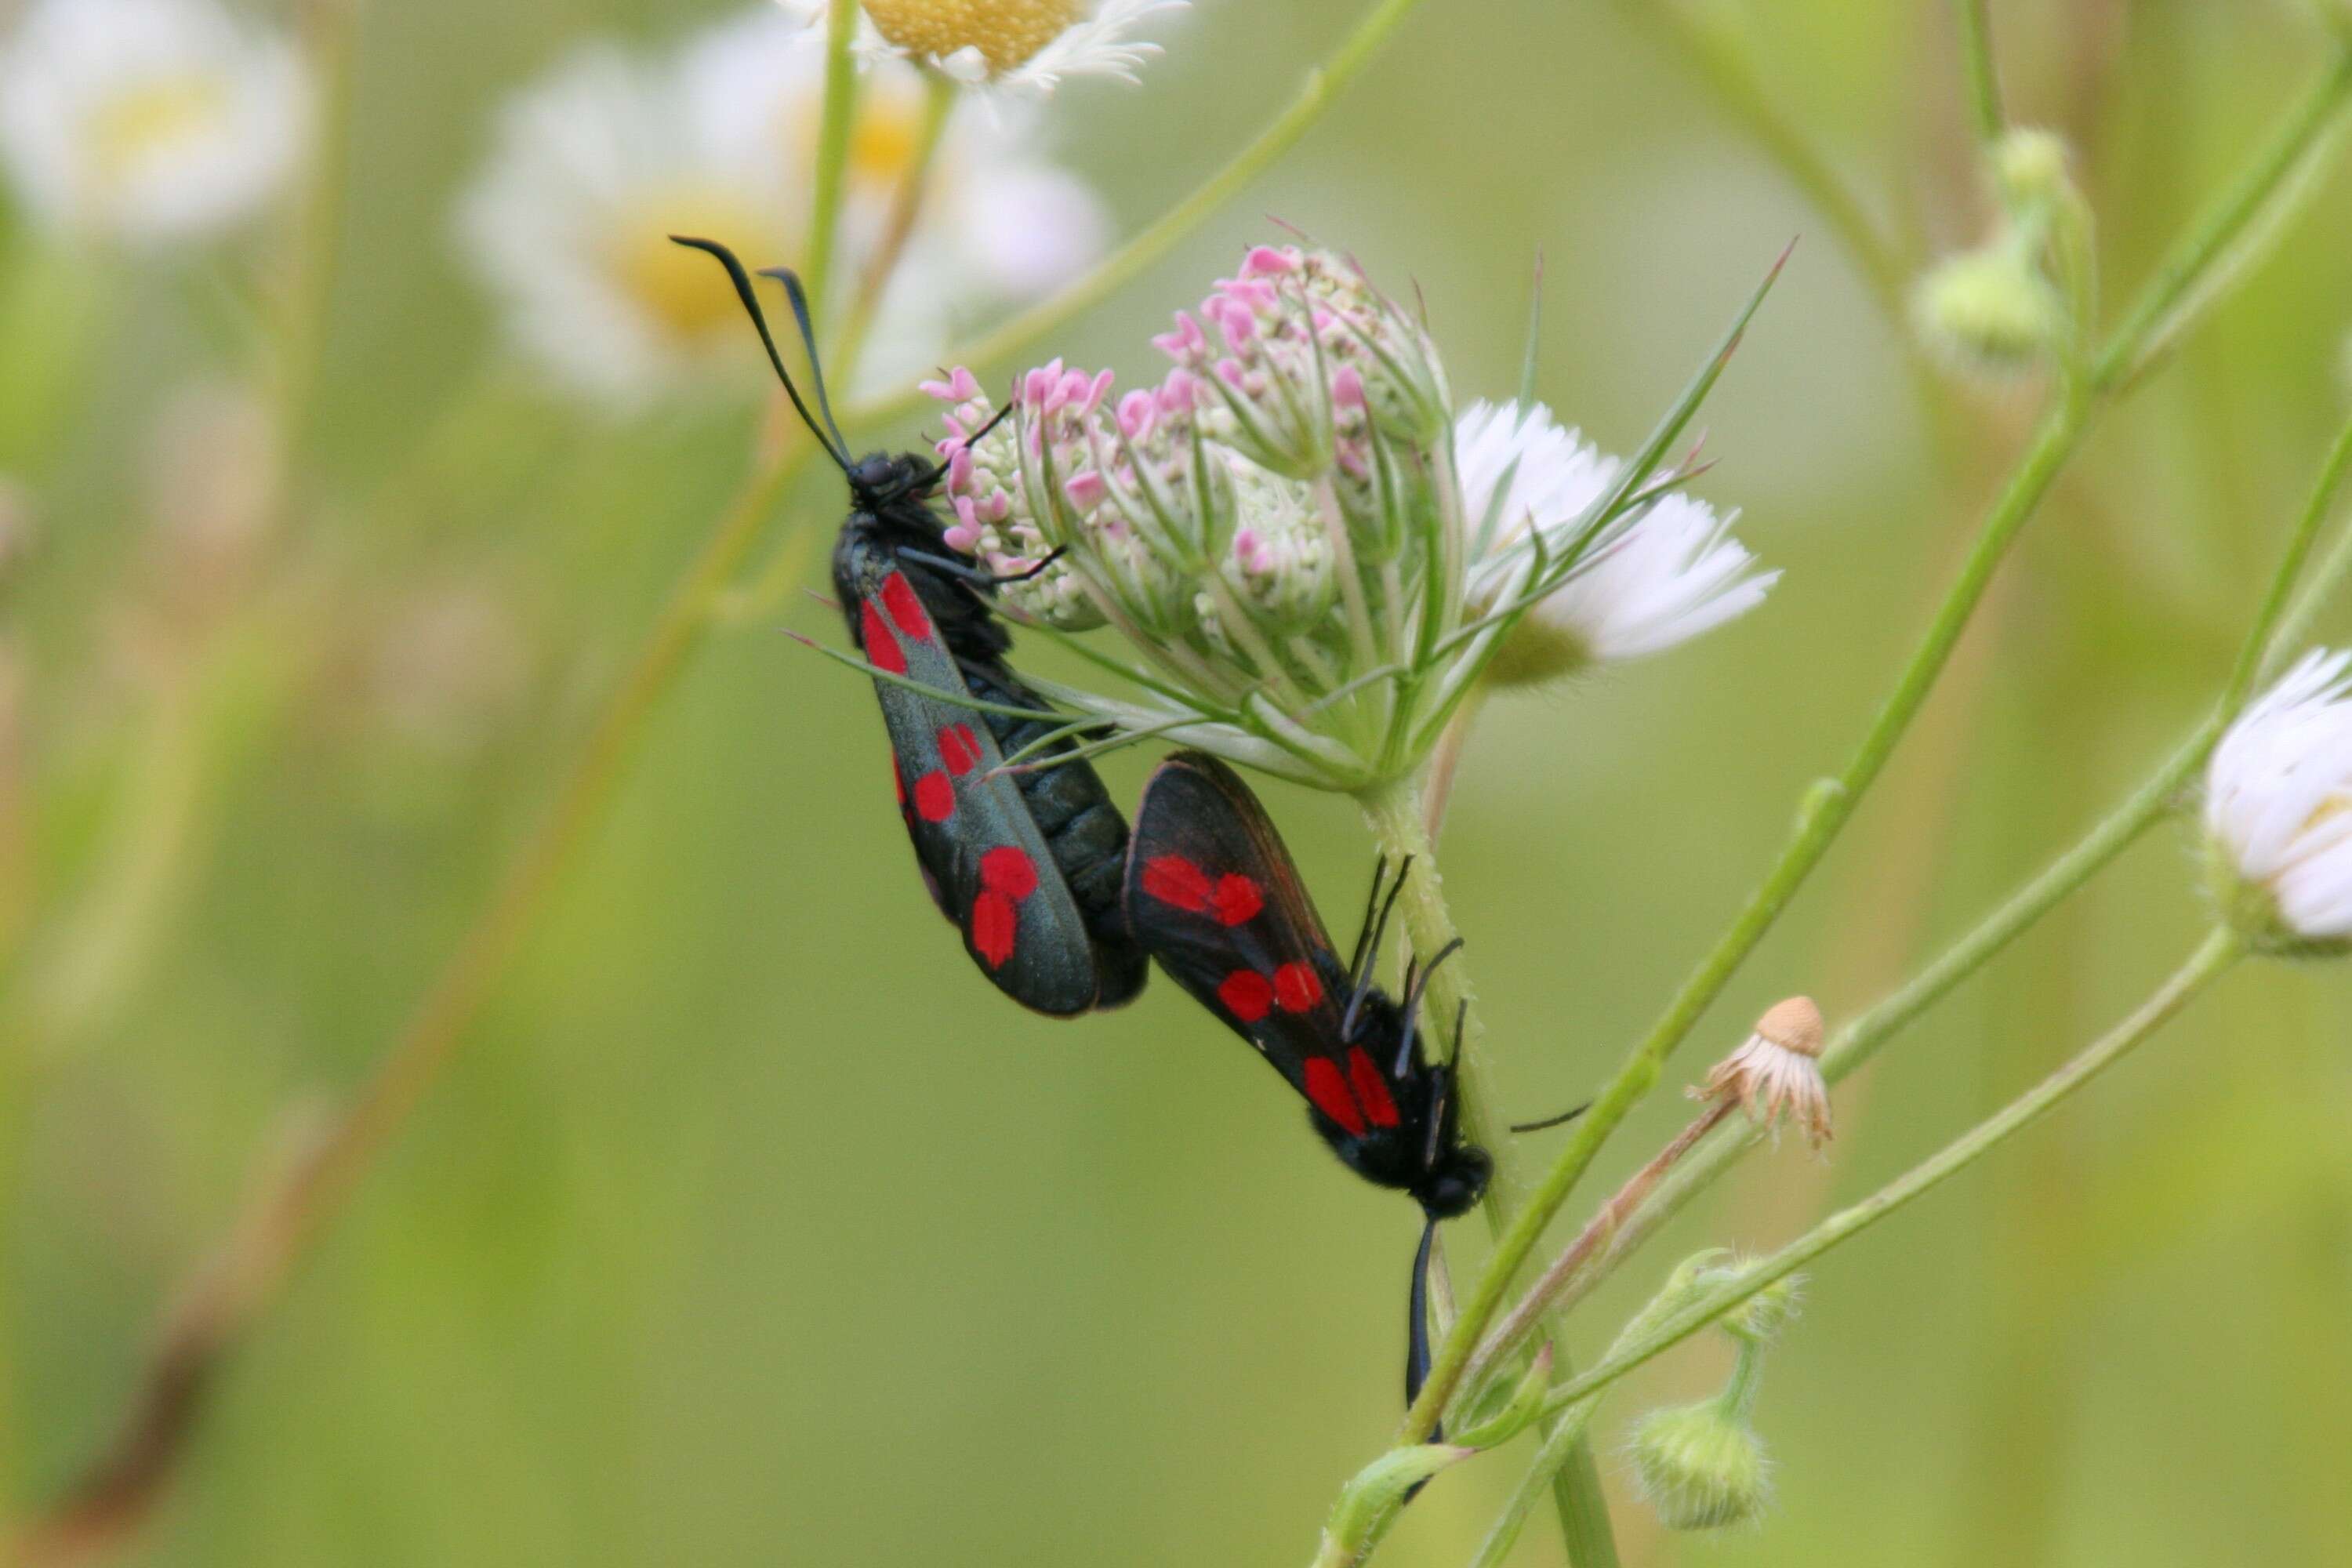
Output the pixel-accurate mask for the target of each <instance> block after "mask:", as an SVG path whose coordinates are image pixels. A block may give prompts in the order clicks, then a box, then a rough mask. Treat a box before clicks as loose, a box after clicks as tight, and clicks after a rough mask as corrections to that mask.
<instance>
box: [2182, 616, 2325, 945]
mask: <svg viewBox="0 0 2352 1568" xmlns="http://www.w3.org/2000/svg"><path fill="white" fill-rule="evenodd" d="M2347 670H2352V654H2347V653H2330V652H2327V651H2326V650H2324V649H2314V650H2313V651H2312V652H2310V653H2308V654H2305V656H2304V658H2303V659H2302V660H2301V661H2300V662H2299V663H2297V664H2296V665H2295V667H2294V668H2293V669H2291V670H2289V671H2288V672H2287V673H2286V675H2285V676H2284V678H2283V679H2280V681H2279V682H2278V684H2277V685H2275V686H2273V687H2272V688H2271V689H2270V690H2269V691H2268V692H2266V693H2264V694H2263V696H2262V697H2261V698H2260V699H2258V700H2256V701H2254V702H2253V703H2252V705H2251V706H2250V707H2248V708H2247V710H2245V712H2244V713H2243V714H2242V715H2241V716H2240V717H2239V719H2238V721H2237V722H2236V723H2234V724H2232V725H2231V726H2230V731H2229V733H2228V734H2226V735H2224V736H2223V737H2222V738H2221V744H2220V745H2218V746H2216V747H2215V748H2214V749H2213V757H2212V760H2211V762H2210V763H2208V764H2207V766H2206V770H2205V835H2206V844H2207V850H2208V855H2209V859H2210V866H2211V869H2212V876H2213V883H2214V887H2215V890H2216V893H2217V895H2218V897H2219V898H2220V900H2221V908H2222V910H2223V912H2224V913H2225V915H2226V916H2227V917H2228V918H2229V920H2230V921H2231V923H2232V924H2234V925H2236V926H2237V927H2238V929H2239V930H2240V931H2242V932H2243V933H2244V934H2245V935H2246V936H2247V937H2248V938H2249V939H2250V940H2252V942H2254V943H2255V945H2256V946H2258V947H2261V948H2263V950H2265V951H2269V952H2281V953H2290V954H2295V953H2336V952H2343V951H2345V950H2346V948H2347V945H2352V675H2347Z"/></svg>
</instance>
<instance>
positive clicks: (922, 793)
mask: <svg viewBox="0 0 2352 1568" xmlns="http://www.w3.org/2000/svg"><path fill="white" fill-rule="evenodd" d="M915 809H916V811H918V812H919V813H920V814H921V815H922V818H923V820H924V821H925V822H945V821H946V820H947V819H948V818H949V817H950V816H954V815H955V785H953V784H950V783H949V782H948V775H947V774H946V773H941V772H940V770H939V769H937V768H933V769H932V770H931V771H930V772H929V773H925V774H924V775H923V776H922V777H921V778H919V779H917V780H916V781H915Z"/></svg>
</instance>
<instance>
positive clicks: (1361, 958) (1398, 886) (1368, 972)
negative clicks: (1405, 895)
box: [1339, 855, 1412, 1040]
mask: <svg viewBox="0 0 2352 1568" xmlns="http://www.w3.org/2000/svg"><path fill="white" fill-rule="evenodd" d="M1381 864H1382V865H1385V864H1387V862H1386V860H1385V859H1383V860H1382V862H1381ZM1410 870H1412V856H1410V855H1408V856H1406V857H1405V858H1403V859H1402V860H1400V861H1398V862H1397V874H1396V880H1395V881H1394V882H1392V883H1391V884H1390V885H1389V896H1388V901H1387V902H1386V903H1383V904H1381V912H1380V914H1379V916H1378V918H1374V916H1373V914H1372V907H1371V903H1370V902H1367V903H1366V904H1365V906H1364V925H1363V926H1362V928H1361V929H1360V930H1359V931H1357V933H1356V955H1355V957H1354V958H1353V959H1351V960H1349V963H1348V1010H1347V1012H1346V1013H1344V1014H1342V1015H1341V1016H1340V1018H1339V1037H1340V1038H1341V1039H1342V1040H1351V1039H1354V1038H1355V1037H1356V1022H1357V1017H1358V1016H1359V1015H1360V1013H1362V1011H1363V1007H1364V998H1365V997H1367V996H1369V995H1370V994H1371V991H1372V971H1373V970H1374V969H1377V968H1378V967H1380V962H1381V938H1382V937H1384V936H1386V935H1388V931H1389V916H1390V914H1391V912H1393V911H1394V910H1395V909H1396V901H1397V895H1398V894H1399V893H1402V892H1403V891H1404V878H1405V873H1406V872H1408V871H1410ZM1380 896H1381V883H1380V878H1379V875H1378V874H1377V872H1375V874H1374V876H1373V878H1372V899H1373V900H1378V899H1379V898H1380ZM1404 988H1405V989H1406V990H1407V991H1410V990H1412V971H1411V969H1410V968H1408V969H1407V970H1406V972H1405V987H1404Z"/></svg>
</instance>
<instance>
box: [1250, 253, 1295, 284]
mask: <svg viewBox="0 0 2352 1568" xmlns="http://www.w3.org/2000/svg"><path fill="white" fill-rule="evenodd" d="M1298 264H1299V256H1298V251H1297V248H1296V247H1291V246H1273V245H1254V246H1252V247H1250V253H1249V254H1248V255H1247V256H1244V257H1243V258H1242V276H1243V277H1244V278H1266V277H1271V276H1273V275H1275V274H1277V273H1283V272H1296V271H1297V270H1298Z"/></svg>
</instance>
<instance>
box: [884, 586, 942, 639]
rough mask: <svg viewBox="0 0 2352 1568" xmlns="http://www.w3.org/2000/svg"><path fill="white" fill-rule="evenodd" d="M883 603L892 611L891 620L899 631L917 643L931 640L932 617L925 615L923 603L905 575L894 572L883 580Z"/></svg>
mask: <svg viewBox="0 0 2352 1568" xmlns="http://www.w3.org/2000/svg"><path fill="white" fill-rule="evenodd" d="M882 603H883V604H884V605H887V607H888V609H889V611H890V619H891V620H893V621H894V622H896V623H898V629H899V630H900V631H902V632H904V633H906V634H907V635H908V637H912V638H914V639H915V640H916V641H917V642H929V640H930V638H931V617H930V616H927V615H925V614H924V613H923V601H922V600H921V599H919V598H918V597H917V596H916V595H915V586H914V584H911V583H909V582H908V581H907V579H906V578H905V576H904V575H902V574H899V573H897V572H893V573H891V574H890V575H888V576H887V577H885V578H883V579H882Z"/></svg>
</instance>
